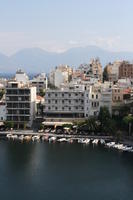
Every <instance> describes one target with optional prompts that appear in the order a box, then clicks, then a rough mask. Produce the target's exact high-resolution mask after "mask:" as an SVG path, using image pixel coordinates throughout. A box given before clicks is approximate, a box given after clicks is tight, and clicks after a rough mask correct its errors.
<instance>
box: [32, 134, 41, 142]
mask: <svg viewBox="0 0 133 200" xmlns="http://www.w3.org/2000/svg"><path fill="white" fill-rule="evenodd" d="M38 140H40V136H39V135H34V136H32V141H38Z"/></svg>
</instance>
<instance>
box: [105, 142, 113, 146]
mask: <svg viewBox="0 0 133 200" xmlns="http://www.w3.org/2000/svg"><path fill="white" fill-rule="evenodd" d="M114 145H115V142H108V143H107V144H106V146H107V147H113V146H114Z"/></svg>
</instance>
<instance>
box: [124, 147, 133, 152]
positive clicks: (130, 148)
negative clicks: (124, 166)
mask: <svg viewBox="0 0 133 200" xmlns="http://www.w3.org/2000/svg"><path fill="white" fill-rule="evenodd" d="M122 150H123V151H131V150H132V147H128V146H125V147H124V148H123V149H122Z"/></svg>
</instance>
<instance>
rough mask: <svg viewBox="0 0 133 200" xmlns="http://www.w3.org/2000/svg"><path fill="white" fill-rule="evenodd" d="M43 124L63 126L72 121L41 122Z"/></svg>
mask: <svg viewBox="0 0 133 200" xmlns="http://www.w3.org/2000/svg"><path fill="white" fill-rule="evenodd" d="M42 124H43V125H45V126H63V125H64V124H71V125H72V124H73V123H72V122H45V121H44V122H42Z"/></svg>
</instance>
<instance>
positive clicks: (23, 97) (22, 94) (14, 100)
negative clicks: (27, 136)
mask: <svg viewBox="0 0 133 200" xmlns="http://www.w3.org/2000/svg"><path fill="white" fill-rule="evenodd" d="M35 102H36V87H32V86H29V85H28V84H23V83H20V82H17V81H9V82H8V83H7V86H6V116H7V121H9V122H13V123H14V126H15V127H18V128H23V127H24V126H25V125H26V126H27V127H31V126H32V123H33V120H34V117H35V112H36V103H35Z"/></svg>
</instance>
